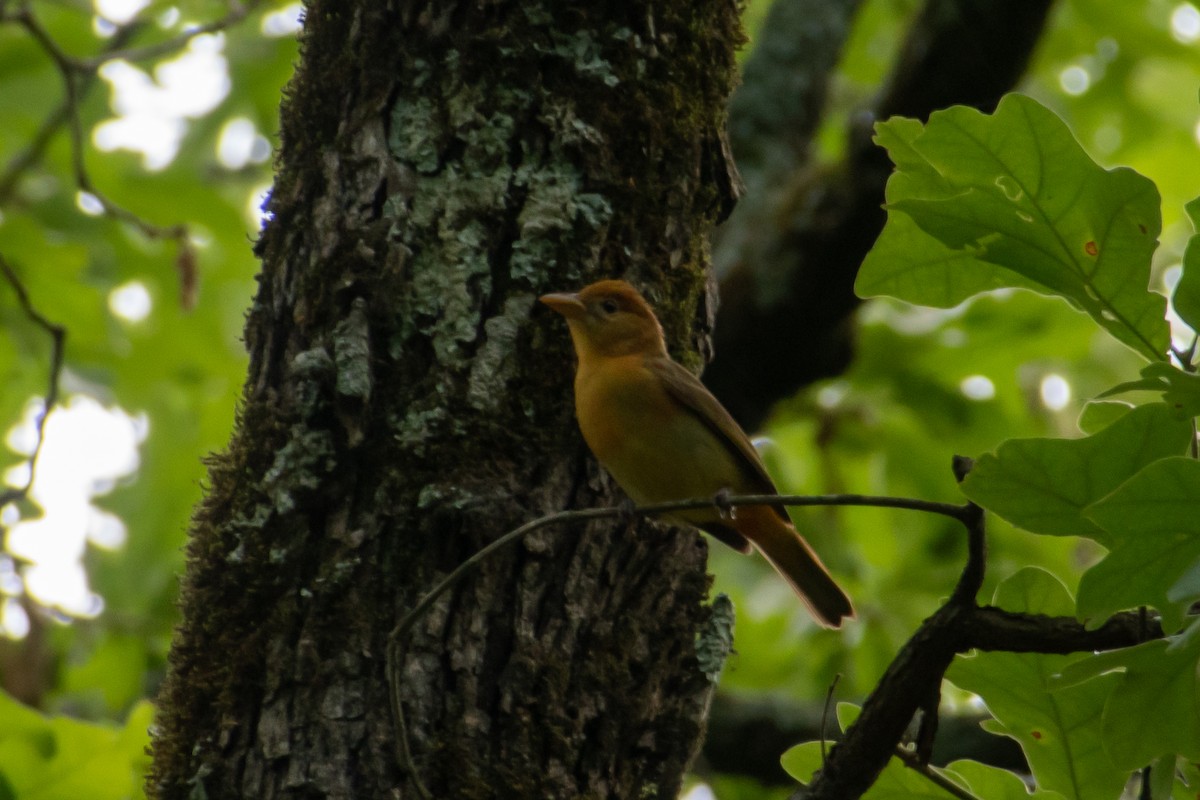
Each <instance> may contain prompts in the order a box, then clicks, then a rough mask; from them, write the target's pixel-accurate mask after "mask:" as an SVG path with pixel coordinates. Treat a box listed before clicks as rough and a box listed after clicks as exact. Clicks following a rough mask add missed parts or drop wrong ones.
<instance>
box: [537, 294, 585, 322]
mask: <svg viewBox="0 0 1200 800" xmlns="http://www.w3.org/2000/svg"><path fill="white" fill-rule="evenodd" d="M538 300H541V301H542V302H543V303H545V304H546V305H548V306H550V307H551V308H553V309H554V310H555V311H557V312H558V313H560V314H562V315H563V316H564V317H566V318H567V319H579V318H580V317H582V316H583V315H584V313H585V311H586V309H585V308H584V305H583V301H582V300H580V299H579V295H577V294H569V293H567V292H560V293H556V294H544V295H542V296H541V297H539V298H538Z"/></svg>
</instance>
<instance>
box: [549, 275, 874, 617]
mask: <svg viewBox="0 0 1200 800" xmlns="http://www.w3.org/2000/svg"><path fill="white" fill-rule="evenodd" d="M541 301H542V302H543V303H545V304H546V305H548V306H550V307H551V308H552V309H554V310H555V311H557V312H558V313H559V314H562V315H563V316H564V317H566V320H567V325H568V327H569V328H570V331H571V339H572V341H573V342H574V344H575V353H576V355H577V356H578V359H579V367H578V369H577V370H576V372H575V416H576V418H577V419H578V420H579V427H580V429H581V430H582V431H583V438H584V440H585V441H587V444H588V447H590V448H591V450H592V453H593V454H594V455H595V456H596V458H597V459H598V460H599V461H600V463H601V464H602V465H603V466H604V468H605V469H607V470H608V471H609V473H611V474H612V476H613V478H615V479H616V481H617V483H618V484H620V486H621V488H622V489H624V490H625V492H626V494H628V495H629V497H630V499H632V500H633V501H634V502H635V503H637V504H639V505H646V504H651V503H665V502H670V501H673V500H687V499H690V498H696V497H713V496H715V495H717V494H718V493H719V492H723V491H727V492H732V493H734V494H777V493H778V492H777V491H776V489H775V484H774V483H773V482H772V481H771V478H770V476H768V475H767V471H766V468H765V467H764V466H763V463H762V460H761V459H760V458H759V457H758V453H757V452H756V451H755V449H754V446H753V445H752V444H751V443H750V439H749V438H748V437H747V436H746V434H745V433H744V432H743V431H742V429H741V428H740V427H738V424H737V423H736V422H734V420H733V417H731V416H730V415H729V412H728V411H726V410H725V408H724V407H723V406H722V405H721V404H720V402H718V401H717V399H716V398H715V397H713V396H712V394H711V393H710V392H709V391H708V390H707V389H706V388H704V385H703V384H702V383H700V381H699V380H697V379H696V377H695V376H694V375H692V373H690V372H688V371H687V370H686V369H684V368H683V367H681V366H680V365H679V364H677V363H675V362H674V361H672V360H671V357H670V356H669V355H668V354H667V347H666V343H665V342H664V339H663V330H662V326H661V325H660V324H659V322H658V319H657V318H656V317H655V316H654V311H653V310H651V308H650V306H649V305H648V304H647V303H646V301H645V299H643V298H642V296H641V295H640V294H638V292H637V290H636V289H634V288H633V287H632V286H630V285H629V284H628V283H626V282H625V281H615V280H608V281H600V282H599V283H593V284H592V285H590V286H588V287H586V288H584V289H583V290H581V291H579V292H578V293H562V294H548V295H545V296H543V297H542V298H541ZM672 517H673V518H675V519H678V520H680V521H683V522H687V523H690V524H692V525H695V526H697V527H699V528H701V529H702V530H704V531H707V532H708V533H710V534H712V535H713V536H715V537H716V538H718V539H720V540H721V541H722V542H724V543H725V544H727V545H729V546H730V547H733V548H734V549H736V550H738V551H740V552H743V553H748V552H750V545H751V544H753V545H754V547H755V548H757V549H758V551H759V552H761V553H762V554H763V555H764V556H766V558H767V560H768V561H769V562H771V565H772V566H773V567H774V568H775V569H776V570H777V571H778V572H779V574H780V575H782V576H783V577H784V578H786V579H787V581H788V583H790V584H791V585H792V588H794V589H795V590H796V592H797V593H798V594H799V595H800V598H801V599H802V600H803V601H804V602H805V604H807V606H808V607H809V609H810V610H811V611H812V613H813V615H814V616H815V617H816V619H817V620H818V621H819V622H820V623H821V624H822V625H825V626H827V627H831V628H837V627H839V626H840V625H841V624H842V619H843V618H844V617H853V616H854V608H853V606H852V605H851V604H850V598H848V597H847V596H846V593H845V592H843V591H842V590H841V588H840V587H839V586H838V585H837V583H835V582H834V580H833V578H832V577H830V575H829V571H828V570H826V569H825V565H824V564H822V563H821V560H820V559H819V558H818V557H817V554H816V553H814V552H813V549H812V548H811V547H810V546H809V544H808V542H806V541H805V540H804V537H802V536H801V535H800V534H799V533H797V532H796V529H795V528H794V527H792V524H791V521H790V520H789V519H788V516H787V513H786V512H785V511H784V510H783V507H782V506H778V507H776V506H744V507H741V508H738V509H736V510H735V512H734V514H733V515H732V516H730V517H725V516H723V515H722V514H720V513H719V512H718V511H717V510H716V509H701V510H699V511H687V512H678V513H676V514H673V515H672Z"/></svg>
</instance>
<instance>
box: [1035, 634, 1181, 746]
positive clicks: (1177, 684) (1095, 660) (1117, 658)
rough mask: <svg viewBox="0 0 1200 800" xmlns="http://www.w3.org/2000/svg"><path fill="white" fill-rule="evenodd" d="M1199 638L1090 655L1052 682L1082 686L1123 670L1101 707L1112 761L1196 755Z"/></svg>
mask: <svg viewBox="0 0 1200 800" xmlns="http://www.w3.org/2000/svg"><path fill="white" fill-rule="evenodd" d="M1198 661H1200V637H1198V636H1190V637H1173V638H1172V639H1160V640H1158V641H1153V642H1146V643H1145V644H1140V645H1137V646H1136V647H1127V648H1123V649H1121V650H1113V651H1110V652H1107V653H1101V654H1099V655H1094V656H1088V657H1086V658H1084V659H1083V660H1081V661H1077V662H1075V663H1074V664H1071V665H1070V666H1069V667H1067V668H1066V669H1065V670H1064V671H1063V674H1062V676H1061V677H1060V678H1059V679H1057V680H1056V681H1055V685H1056V686H1059V687H1063V688H1066V687H1075V686H1079V685H1086V683H1087V682H1089V681H1090V680H1093V679H1094V678H1095V677H1096V676H1098V675H1105V676H1107V675H1108V674H1110V673H1112V672H1120V673H1123V674H1121V675H1120V679H1119V681H1118V682H1117V684H1116V686H1115V688H1114V689H1113V690H1112V694H1111V695H1110V696H1109V698H1108V701H1107V703H1106V704H1105V707H1104V717H1103V724H1102V726H1101V731H1102V736H1103V741H1104V749H1105V751H1106V752H1107V753H1108V756H1109V758H1111V759H1112V762H1113V764H1115V765H1116V766H1118V767H1122V768H1124V769H1128V770H1134V769H1139V768H1140V767H1143V766H1145V765H1146V764H1149V763H1150V762H1151V761H1153V760H1154V759H1156V758H1159V757H1162V756H1169V755H1174V754H1178V755H1181V756H1183V757H1184V758H1186V759H1188V760H1189V761H1198V760H1200V681H1198V679H1197V674H1196V672H1197V669H1196V668H1197V662H1198Z"/></svg>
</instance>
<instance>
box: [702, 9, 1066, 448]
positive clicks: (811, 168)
mask: <svg viewBox="0 0 1200 800" xmlns="http://www.w3.org/2000/svg"><path fill="white" fill-rule="evenodd" d="M790 5H793V4H792V3H777V4H776V8H782V7H783V6H790ZM818 5H822V4H818ZM826 5H829V4H826ZM836 5H837V6H839V7H842V6H847V5H849V6H853V4H852V3H851V4H847V3H844V2H843V3H839V4H836ZM1051 5H1052V2H1051V0H1028V1H1027V2H1016V3H1014V2H1010V1H1009V0H928V1H927V2H926V4H925V7H924V9H923V11H922V12H921V13H920V14H918V15H917V19H916V20H915V21H914V23H913V25H912V26H911V28H910V29H909V31H908V34H907V36H906V41H905V43H904V44H903V46H902V47H901V51H900V53H899V55H898V57H897V60H896V63H895V65H894V66H893V68H892V78H891V80H890V81H889V83H888V85H887V86H886V87H885V88H884V90H883V91H882V92H881V95H880V96H879V97H878V98H877V99H876V100H875V101H874V103H873V104H872V106H871V107H870V108H867V109H864V110H863V111H862V112H861V113H858V114H855V115H853V117H852V125H851V130H850V132H849V142H848V145H847V153H846V156H845V158H844V160H843V161H842V163H840V164H837V165H835V166H831V167H826V166H816V165H814V164H813V163H811V161H809V160H808V159H807V158H806V157H807V155H808V153H809V150H810V142H811V136H812V133H813V131H815V130H816V128H815V126H813V127H811V128H808V129H806V128H802V127H799V126H797V125H783V126H777V127H770V126H763V125H749V126H747V125H741V124H739V123H738V122H737V120H736V119H733V120H731V123H730V134H731V138H732V145H733V149H734V153H735V154H737V156H738V158H739V164H738V166H739V168H741V167H742V163H741V161H740V159H742V158H744V157H749V158H751V159H753V158H755V157H756V156H755V154H757V153H767V154H772V155H778V154H784V156H787V157H786V158H784V157H775V158H774V159H773V161H771V162H768V164H769V169H768V170H766V171H764V172H763V173H762V174H763V176H764V180H763V181H762V182H761V183H756V182H755V174H756V173H755V172H754V169H753V168H751V169H747V170H746V183H747V187H748V192H747V197H746V199H745V201H743V202H742V204H741V205H740V206H739V207H738V208H737V209H736V210H735V211H734V213H733V215H732V216H731V217H730V219H729V220H728V221H727V222H726V223H725V224H724V225H723V226H722V227H721V228H719V229H718V232H717V233H718V235H717V238H716V241H715V242H714V248H713V260H714V264H715V267H716V271H717V275H718V277H719V280H720V289H721V304H720V305H721V307H720V314H719V322H718V324H717V326H716V330H715V333H714V341H713V347H714V350H715V351H716V356H715V358H714V359H713V361H712V363H711V364H710V365H709V366H708V369H706V370H705V373H704V382H705V384H707V385H708V387H709V388H710V389H712V391H713V394H715V395H716V396H717V397H718V398H719V399H720V400H721V402H722V403H723V404H724V405H725V407H726V408H728V409H729V411H730V413H732V414H733V416H734V417H735V418H736V419H737V420H738V421H739V422H740V423H741V424H742V427H744V428H746V429H747V430H754V429H756V428H758V427H760V426H761V424H762V421H763V420H764V419H765V418H766V415H767V412H768V411H769V410H770V409H771V407H772V406H773V405H774V404H775V403H776V402H777V401H779V400H781V399H783V398H785V397H791V396H792V395H794V394H795V393H796V391H797V390H798V389H799V388H801V387H802V386H805V385H807V384H809V383H812V382H813V381H815V380H818V379H820V378H823V377H828V376H831V375H837V374H840V373H841V372H842V371H843V370H844V369H845V367H846V364H847V363H848V362H849V360H850V357H851V355H852V353H853V326H852V325H851V324H849V319H850V315H851V314H852V313H853V311H854V310H855V309H856V308H857V307H858V303H859V301H858V299H857V298H856V297H855V295H854V290H853V286H854V278H855V276H856V275H857V273H858V267H859V265H860V264H861V263H862V259H863V257H864V256H865V255H866V253H867V251H868V250H870V249H871V247H872V245H873V244H874V242H875V239H876V237H877V236H878V235H879V231H880V230H882V228H883V224H884V221H885V218H886V217H885V214H884V211H883V208H882V206H883V199H884V198H883V190H884V185H885V184H886V183H887V179H888V176H889V175H890V174H891V171H892V168H891V163H890V162H889V161H888V159H887V156H886V154H885V153H884V152H883V151H882V150H881V149H880V148H878V147H876V146H875V145H874V143H873V142H872V141H871V136H872V134H873V125H874V123H875V121H876V120H879V119H886V118H887V117H889V116H892V115H894V114H903V115H905V116H909V117H916V118H920V119H924V118H926V117H928V116H929V114H930V113H931V112H932V111H935V110H937V109H939V108H945V107H947V106H950V105H955V104H967V105H971V106H975V107H977V108H981V109H986V110H990V109H991V108H993V107H994V106H995V104H996V103H997V102H998V101H999V99H1000V97H1001V96H1002V95H1003V94H1004V92H1006V91H1009V90H1010V89H1011V88H1012V87H1013V85H1014V84H1015V82H1016V81H1017V79H1018V78H1019V77H1020V75H1021V74H1022V73H1023V72H1024V70H1025V65H1026V63H1027V62H1028V60H1029V58H1030V56H1031V54H1032V52H1033V48H1034V46H1035V44H1036V43H1037V41H1038V38H1039V36H1040V34H1041V31H1042V29H1043V26H1044V24H1045V19H1046V15H1047V13H1048V12H1049V9H1050V7H1051ZM830 13H832V12H830V11H824V12H821V15H822V16H821V17H820V18H823V17H824V16H828V15H829V14H830ZM787 21H788V18H787V17H786V16H784V15H783V13H782V11H781V12H780V14H779V15H778V18H777V16H776V14H775V12H774V9H773V11H772V18H771V22H770V23H769V25H768V29H767V31H766V33H765V34H764V42H766V40H767V38H768V37H771V36H772V35H775V36H785V37H786V36H787V35H789V33H790V35H791V37H792V39H791V42H790V43H788V42H786V41H785V42H784V43H783V44H781V45H780V47H787V46H790V48H791V51H792V52H791V58H792V59H794V61H781V60H780V59H779V57H778V56H776V55H773V52H772V50H771V49H770V48H764V47H762V45H761V44H760V46H759V47H756V48H755V51H754V53H752V54H751V57H750V59H749V61H748V63H747V65H746V81H745V84H744V85H743V86H742V88H740V89H739V90H738V92H737V93H736V94H735V95H734V99H733V101H732V103H731V108H730V113H731V116H733V117H736V116H737V115H738V114H743V113H747V110H746V109H745V108H744V105H745V103H746V102H747V100H746V98H747V97H750V98H757V97H758V95H760V94H761V93H762V92H763V87H762V86H761V85H759V82H760V80H761V81H768V84H767V85H768V88H769V89H770V90H771V92H772V94H773V97H772V98H771V99H772V100H773V101H774V103H775V104H776V105H777V106H782V107H784V108H785V109H787V108H790V107H791V106H800V105H802V104H808V103H814V102H815V103H817V104H818V106H819V104H820V103H821V102H822V101H823V97H824V85H825V82H826V81H827V80H828V77H829V76H828V74H827V73H829V71H830V70H829V69H828V68H825V65H826V64H827V62H828V56H827V53H826V49H827V48H826V47H824V46H814V45H812V44H811V43H810V42H809V41H808V40H807V39H806V38H805V37H804V36H803V33H804V30H805V29H806V27H811V26H812V23H810V22H808V21H806V20H805V18H803V17H800V18H799V19H798V20H797V24H798V25H800V26H801V29H800V30H797V31H790V30H784V29H783V28H782V25H783V23H786V22H787ZM777 27H778V28H779V30H776V28H777ZM825 33H826V35H827V38H828V40H830V41H834V42H837V41H839V39H838V36H839V35H843V34H844V31H839V30H837V29H835V28H833V27H832V26H831V27H829V29H828V30H826V31H825ZM806 57H807V58H809V59H810V60H811V62H812V63H813V64H815V65H818V66H820V67H822V68H825V72H824V73H822V72H821V71H820V70H819V69H818V70H815V71H813V72H808V71H805V72H800V71H799V67H798V66H797V65H796V63H795V61H804V60H805V58H806ZM760 58H772V59H773V61H772V63H770V64H768V65H767V69H764V70H759V69H755V68H754V67H755V62H756V61H757V60H758V59H760ZM776 65H778V69H775V70H774V71H775V72H778V71H779V70H786V72H784V75H785V76H788V77H791V78H792V79H793V80H792V83H790V84H789V83H787V82H786V81H785V80H784V79H783V78H781V77H780V76H779V75H775V74H772V73H773V70H772V67H774V66H776ZM814 84H815V85H814ZM789 87H790V88H791V89H792V91H790V92H787V91H786V89H787V88H789ZM793 115H794V116H797V118H799V116H798V115H800V111H796V112H793ZM813 116H815V115H813ZM764 134H765V137H768V138H767V140H765V141H761V140H758V139H757V138H754V137H758V136H760V135H764ZM747 136H749V137H751V139H750V140H749V141H748V140H747V138H746V137H747ZM771 137H773V138H771ZM747 154H748V156H747ZM794 154H799V156H801V157H791V156H792V155H794ZM781 165H782V166H781Z"/></svg>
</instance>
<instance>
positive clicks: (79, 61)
mask: <svg viewBox="0 0 1200 800" xmlns="http://www.w3.org/2000/svg"><path fill="white" fill-rule="evenodd" d="M260 3H261V0H250V2H246V3H237V2H234V3H231V4H230V10H229V12H228V13H227V14H226V15H225V16H223V17H221V18H220V19H217V20H214V21H212V22H208V23H205V24H203V25H198V26H196V27H193V28H189V29H188V30H186V31H184V32H183V33H181V34H179V35H177V36H174V37H172V38H170V39H167V40H165V41H162V42H158V43H155V44H151V45H147V46H145V47H130V48H127V47H126V45H127V44H128V43H129V41H130V39H132V38H133V36H134V35H135V33H136V32H138V31H140V30H141V29H142V28H144V27H145V26H144V25H143V24H141V23H139V22H136V21H134V22H131V23H129V24H126V25H122V26H119V27H118V28H117V30H116V32H115V33H114V35H113V36H112V38H111V39H110V40H109V42H108V43H107V44H106V46H105V47H104V49H103V50H101V52H100V53H99V54H98V55H95V56H91V57H87V58H76V57H74V56H71V55H69V54H68V53H66V52H65V51H64V50H63V49H62V48H61V47H60V46H59V44H58V42H56V41H55V39H54V37H53V36H51V35H50V33H49V31H47V30H46V28H45V27H44V26H43V25H42V24H41V23H40V22H39V21H38V19H37V17H36V16H35V15H34V13H33V9H32V7H31V4H30V3H29V2H22V3H20V4H19V5H18V6H17V7H16V8H15V9H14V10H9V9H8V8H7V6H6V5H0V23H3V22H9V23H13V24H16V25H18V26H20V27H22V28H24V29H25V31H26V32H27V33H28V34H29V36H30V38H32V39H33V40H34V41H36V42H37V43H38V45H39V46H40V47H41V49H42V51H43V52H45V53H46V55H47V56H49V58H50V60H51V61H53V62H54V65H55V67H56V68H57V69H58V71H59V73H60V75H61V76H62V81H63V87H64V94H65V98H64V100H63V102H62V104H61V105H59V106H58V107H57V108H55V109H54V110H53V111H52V112H50V114H49V115H48V116H47V118H46V121H45V122H44V123H43V124H42V127H41V128H40V129H39V130H38V132H37V133H36V134H35V135H34V137H33V139H32V141H31V142H30V145H29V147H27V148H26V149H25V150H24V151H22V152H21V153H19V154H18V155H17V156H16V157H15V158H13V159H12V160H10V161H9V163H8V166H7V167H6V168H5V170H4V172H3V174H0V208H2V207H4V206H5V205H7V204H8V203H9V202H10V201H11V200H12V199H13V197H14V195H15V193H16V188H17V185H18V184H19V182H20V179H21V178H22V176H23V175H25V174H26V173H27V172H28V171H29V170H30V169H32V168H33V167H34V166H36V165H37V164H38V163H40V162H41V160H42V158H43V157H44V156H45V153H46V148H47V147H48V146H49V144H50V142H51V141H52V140H53V138H54V135H55V134H56V133H58V131H59V130H61V129H62V128H63V127H64V126H65V127H66V129H67V133H68V136H69V137H70V142H71V169H72V172H73V174H74V179H75V185H76V186H77V187H78V188H79V190H80V191H82V192H86V193H88V194H89V195H91V196H92V197H93V198H95V200H96V202H97V203H98V204H99V206H100V209H101V211H102V213H103V214H104V215H105V216H106V217H108V218H110V219H113V220H117V221H119V222H123V223H125V224H127V225H131V226H133V227H134V228H136V229H137V230H138V231H140V232H141V234H142V235H143V236H145V237H146V238H148V239H166V240H169V241H173V242H175V246H176V258H175V267H176V270H177V272H178V273H179V280H180V304H181V305H182V306H183V307H184V308H185V309H189V308H191V307H192V306H194V305H195V300H196V253H195V249H194V248H193V246H192V243H191V239H190V237H189V235H188V229H187V226H186V225H184V224H182V223H177V224H174V225H158V224H155V223H153V222H150V221H149V220H146V219H144V218H143V217H141V216H139V215H137V214H135V213H134V212H132V211H130V210H129V209H127V208H125V207H123V206H121V205H118V204H117V203H115V202H113V201H112V200H111V199H109V197H108V196H107V195H106V194H105V193H104V192H102V191H101V190H100V189H99V188H98V187H97V186H96V185H95V184H94V183H93V182H92V179H91V176H90V174H89V173H88V170H87V164H86V161H85V157H84V154H85V152H86V146H85V141H84V134H83V123H82V121H81V119H80V111H79V110H80V106H81V105H82V103H83V99H84V97H86V95H87V92H88V91H89V90H90V89H91V88H92V86H94V85H95V82H96V76H97V72H98V70H99V69H100V67H102V66H103V65H104V64H106V63H108V62H109V61H112V60H114V59H118V58H120V59H124V60H126V61H141V60H148V59H153V58H159V57H161V56H165V55H170V54H171V53H174V52H177V51H179V50H181V49H183V48H184V47H186V46H187V44H188V42H190V41H191V40H192V39H193V38H195V37H196V36H199V35H200V34H203V33H212V32H215V31H221V30H225V29H227V28H229V27H231V26H233V25H235V24H237V23H238V22H241V21H242V20H243V19H245V18H246V16H247V15H248V14H249V13H250V12H251V11H252V10H254V8H256V7H257V6H258V5H259V4H260Z"/></svg>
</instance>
